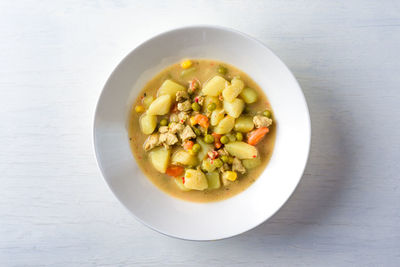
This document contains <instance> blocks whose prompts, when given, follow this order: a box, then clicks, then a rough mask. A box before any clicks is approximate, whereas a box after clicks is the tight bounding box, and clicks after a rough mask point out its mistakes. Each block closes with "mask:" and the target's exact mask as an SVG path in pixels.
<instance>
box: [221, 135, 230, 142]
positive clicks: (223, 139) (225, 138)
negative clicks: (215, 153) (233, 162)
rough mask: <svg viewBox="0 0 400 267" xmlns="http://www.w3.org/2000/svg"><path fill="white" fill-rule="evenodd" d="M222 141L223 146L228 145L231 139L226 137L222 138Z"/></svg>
mask: <svg viewBox="0 0 400 267" xmlns="http://www.w3.org/2000/svg"><path fill="white" fill-rule="evenodd" d="M220 141H221V143H222V144H227V143H229V138H228V136H225V135H224V136H222V137H221V139H220Z"/></svg>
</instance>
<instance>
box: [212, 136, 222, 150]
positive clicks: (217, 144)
mask: <svg viewBox="0 0 400 267" xmlns="http://www.w3.org/2000/svg"><path fill="white" fill-rule="evenodd" d="M211 135H212V136H213V137H214V146H215V147H216V148H220V147H221V146H222V144H221V141H220V139H221V135H220V134H217V133H212V134H211Z"/></svg>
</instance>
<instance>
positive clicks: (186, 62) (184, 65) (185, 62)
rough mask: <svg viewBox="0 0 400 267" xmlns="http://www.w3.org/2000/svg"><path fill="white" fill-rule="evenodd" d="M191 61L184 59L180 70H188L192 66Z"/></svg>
mask: <svg viewBox="0 0 400 267" xmlns="http://www.w3.org/2000/svg"><path fill="white" fill-rule="evenodd" d="M192 64H193V63H192V61H191V60H189V59H186V60H183V61H182V62H181V67H182V69H188V68H190V67H191V66H192Z"/></svg>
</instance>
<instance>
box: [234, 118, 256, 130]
mask: <svg viewBox="0 0 400 267" xmlns="http://www.w3.org/2000/svg"><path fill="white" fill-rule="evenodd" d="M253 129H254V122H253V118H252V117H249V116H244V115H242V116H240V117H239V118H237V119H236V121H235V131H237V132H242V133H247V132H250V131H251V130H253Z"/></svg>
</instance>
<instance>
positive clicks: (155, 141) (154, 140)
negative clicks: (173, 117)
mask: <svg viewBox="0 0 400 267" xmlns="http://www.w3.org/2000/svg"><path fill="white" fill-rule="evenodd" d="M159 145H160V143H159V134H158V133H155V134H152V135H150V136H149V137H148V138H147V139H146V141H145V142H144V150H145V151H149V150H151V149H153V148H154V147H156V146H159Z"/></svg>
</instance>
